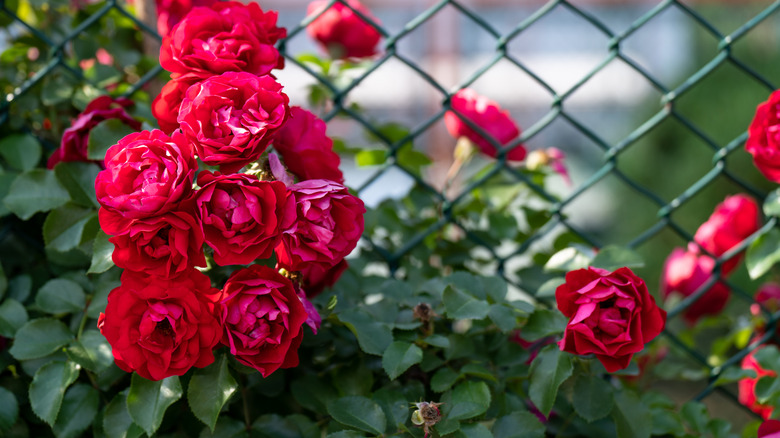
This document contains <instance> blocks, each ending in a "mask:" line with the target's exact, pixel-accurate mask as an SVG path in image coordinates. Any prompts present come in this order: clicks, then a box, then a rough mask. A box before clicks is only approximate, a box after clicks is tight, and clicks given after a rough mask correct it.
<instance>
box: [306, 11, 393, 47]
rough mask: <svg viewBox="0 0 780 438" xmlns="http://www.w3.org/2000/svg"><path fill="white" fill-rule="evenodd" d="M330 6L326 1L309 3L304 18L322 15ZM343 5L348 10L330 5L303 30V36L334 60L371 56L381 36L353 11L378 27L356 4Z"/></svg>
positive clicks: (375, 21) (373, 18)
mask: <svg viewBox="0 0 780 438" xmlns="http://www.w3.org/2000/svg"><path fill="white" fill-rule="evenodd" d="M329 3H330V2H329V1H328V0H317V1H313V2H311V3H309V8H308V11H307V14H306V15H308V16H310V17H311V16H315V15H318V14H320V13H322V10H323V9H325V8H326V7H327V6H328V4H329ZM346 3H347V4H348V5H349V6H347V5H345V4H343V3H338V2H337V3H335V4H333V5H332V6H331V7H330V8H328V10H327V11H325V12H324V13H322V15H319V16H318V17H317V18H316V19H315V20H314V21H312V22H311V23H309V25H308V26H306V32H308V34H309V36H311V37H312V38H314V39H315V40H317V41H318V42H319V43H320V44H321V45H322V47H323V48H324V49H325V50H326V51H327V52H328V53H329V54H330V56H331V57H332V58H334V59H345V58H366V57H369V56H374V55H375V54H376V53H377V49H376V45H377V43H379V40H380V39H382V34H380V33H379V31H378V30H376V29H375V28H374V27H373V26H372V25H371V24H369V23H368V22H366V21H365V20H364V19H363V18H361V17H360V16H359V15H357V14H356V13H355V12H354V11H358V12H360V13H361V14H363V15H364V16H365V17H367V18H369V19H371V20H372V21H373V22H374V23H377V24H381V23H380V22H379V20H378V19H377V18H376V17H374V16H373V15H371V12H370V11H369V10H368V9H367V8H366V7H365V6H363V5H362V4H361V3H360V2H359V1H358V0H346ZM353 9H354V11H353Z"/></svg>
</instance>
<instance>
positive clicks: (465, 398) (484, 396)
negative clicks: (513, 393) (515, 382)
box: [447, 382, 490, 420]
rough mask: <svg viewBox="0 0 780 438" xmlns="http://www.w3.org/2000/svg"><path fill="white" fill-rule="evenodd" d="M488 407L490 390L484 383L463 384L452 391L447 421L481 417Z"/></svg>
mask: <svg viewBox="0 0 780 438" xmlns="http://www.w3.org/2000/svg"><path fill="white" fill-rule="evenodd" d="M489 406H490V389H489V388H488V386H487V384H485V382H463V383H461V384H460V385H458V386H456V387H455V389H453V390H452V409H451V410H450V412H449V414H447V419H449V420H467V419H469V418H474V417H476V416H478V415H482V414H484V413H485V412H486V411H487V408H488V407H489Z"/></svg>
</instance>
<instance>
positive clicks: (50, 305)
mask: <svg viewBox="0 0 780 438" xmlns="http://www.w3.org/2000/svg"><path fill="white" fill-rule="evenodd" d="M35 304H36V305H37V306H38V307H40V308H41V310H43V311H44V312H46V313H52V314H55V315H56V314H60V313H75V312H78V311H80V310H82V309H84V306H86V305H87V297H86V295H85V294H84V289H82V288H81V286H79V284H78V283H76V282H75V281H71V280H66V279H64V278H55V279H53V280H49V281H47V282H46V284H44V285H43V286H41V288H40V289H38V295H36V296H35Z"/></svg>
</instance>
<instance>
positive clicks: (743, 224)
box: [693, 194, 761, 275]
mask: <svg viewBox="0 0 780 438" xmlns="http://www.w3.org/2000/svg"><path fill="white" fill-rule="evenodd" d="M760 227H761V225H760V223H759V207H758V203H756V201H755V200H754V199H753V198H751V197H750V196H747V195H744V194H737V195H733V196H728V197H726V200H724V201H723V202H722V203H720V204H718V206H717V207H715V211H714V212H713V213H712V215H711V216H710V218H709V219H707V221H706V222H704V223H703V224H701V226H700V227H699V229H698V230H696V235H695V236H694V237H693V240H694V241H696V243H698V244H699V245H701V247H702V248H704V249H705V250H707V252H709V253H710V254H712V255H714V256H717V257H720V256H721V255H723V254H724V253H725V252H726V251H728V250H730V249H731V248H733V247H735V246H737V245H738V244H740V243H741V242H742V241H743V240H745V239H747V238H748V237H749V236H750V235H751V234H753V233H755V232H756V231H758V229H759V228H760ZM739 259H740V257H738V256H735V257H732V258H731V259H729V260H728V261H726V262H725V263H723V267H722V268H721V272H723V275H728V274H729V273H730V272H731V271H733V270H734V268H736V267H737V264H738V263H739Z"/></svg>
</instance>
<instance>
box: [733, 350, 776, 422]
mask: <svg viewBox="0 0 780 438" xmlns="http://www.w3.org/2000/svg"><path fill="white" fill-rule="evenodd" d="M761 348H763V347H759V348H757V349H755V350H753V351H751V352H750V354H748V355H747V356H745V358H744V359H742V369H743V370H753V371H755V372H756V377H755V378H750V377H745V378H743V379H741V380H740V381H739V382H738V386H739V402H740V403H742V404H743V405H745V406H747V407H748V408H749V409H750V410H751V411H753V412H755V413H756V414H758V415H760V416H761V417H762V418H763V419H764V420H766V419H768V418H769V417H770V416H771V415H772V411H773V410H774V408H773V407H772V406H769V405H762V404H760V403H759V402H758V400H757V399H756V384H757V383H758V380H759V379H760V378H762V377H765V376H769V377H775V376H776V374H775V372H774V371H771V370H767V369H764V368H761V365H760V364H759V363H758V361H757V360H756V358H755V357H754V355H755V354H756V352H757V351H759V350H760V349H761Z"/></svg>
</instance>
